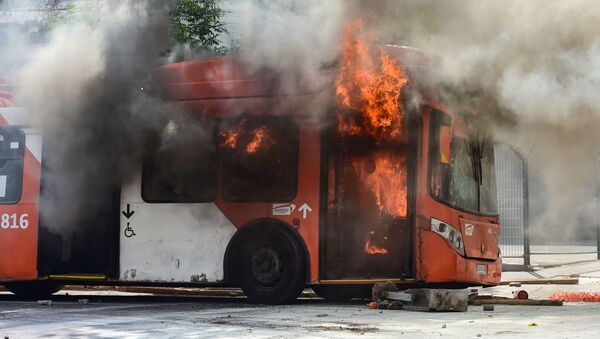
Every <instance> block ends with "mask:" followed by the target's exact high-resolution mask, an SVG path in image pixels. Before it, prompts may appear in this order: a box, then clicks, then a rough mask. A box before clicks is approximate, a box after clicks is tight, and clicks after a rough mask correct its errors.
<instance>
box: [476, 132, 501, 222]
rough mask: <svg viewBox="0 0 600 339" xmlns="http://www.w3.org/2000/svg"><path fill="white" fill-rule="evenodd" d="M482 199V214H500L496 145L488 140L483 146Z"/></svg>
mask: <svg viewBox="0 0 600 339" xmlns="http://www.w3.org/2000/svg"><path fill="white" fill-rule="evenodd" d="M480 199H481V201H480V206H481V212H483V213H488V214H496V213H498V201H497V199H498V195H497V192H496V168H495V159H494V144H493V143H492V142H491V141H490V140H486V142H484V144H483V157H482V158H481V197H480Z"/></svg>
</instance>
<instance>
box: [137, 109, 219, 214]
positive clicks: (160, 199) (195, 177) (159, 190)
mask: <svg viewBox="0 0 600 339" xmlns="http://www.w3.org/2000/svg"><path fill="white" fill-rule="evenodd" d="M215 125H216V124H215V122H214V121H209V120H207V121H203V122H201V123H199V124H197V125H185V126H177V125H175V124H174V123H172V122H171V123H169V124H168V125H167V127H166V128H165V130H164V131H163V132H162V133H161V134H160V135H153V136H152V137H150V138H149V141H148V146H147V150H148V151H147V154H146V156H145V159H144V167H143V174H142V198H143V199H144V200H145V201H147V202H154V203H169V202H171V203H175V202H177V203H202V202H212V201H214V200H215V199H216V198H217V192H218V182H219V159H218V149H217V143H216V128H215Z"/></svg>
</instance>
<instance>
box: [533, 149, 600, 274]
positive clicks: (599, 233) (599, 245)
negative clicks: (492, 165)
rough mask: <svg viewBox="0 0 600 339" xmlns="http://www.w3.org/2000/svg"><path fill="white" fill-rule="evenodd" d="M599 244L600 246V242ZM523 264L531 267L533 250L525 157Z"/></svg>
mask: <svg viewBox="0 0 600 339" xmlns="http://www.w3.org/2000/svg"><path fill="white" fill-rule="evenodd" d="M599 234H600V233H599ZM598 244H599V245H598V246H600V240H599V243H598ZM599 253H600V252H599ZM523 264H524V265H525V266H527V267H528V266H531V249H530V246H529V170H528V167H527V158H526V157H523Z"/></svg>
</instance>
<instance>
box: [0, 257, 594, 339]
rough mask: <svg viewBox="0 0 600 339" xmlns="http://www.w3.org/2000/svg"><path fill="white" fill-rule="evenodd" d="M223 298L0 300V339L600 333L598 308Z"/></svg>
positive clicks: (499, 290)
mask: <svg viewBox="0 0 600 339" xmlns="http://www.w3.org/2000/svg"><path fill="white" fill-rule="evenodd" d="M598 265H600V262H598V261H592V262H586V263H575V264H570V265H563V266H556V267H552V268H547V269H546V271H543V270H538V271H536V272H535V273H537V275H538V276H537V278H539V277H542V276H544V277H545V276H551V277H560V276H564V275H571V274H578V275H579V283H578V284H567V285H556V284H527V285H522V286H521V287H518V288H517V287H511V286H508V285H503V286H496V287H492V288H486V289H481V290H480V293H482V294H493V295H495V296H506V297H510V296H511V294H512V292H513V291H514V290H515V289H525V290H527V292H528V293H529V296H530V298H531V299H546V298H548V297H549V296H550V295H551V294H552V293H555V292H600V270H598V269H597V268H598ZM540 271H541V273H542V274H543V275H542V274H540ZM509 274H513V277H514V278H515V279H511V277H510V276H509ZM519 275H521V276H522V277H526V278H529V279H531V278H536V276H535V275H531V274H530V273H528V272H509V273H507V274H505V276H504V280H517V281H518V280H519V279H517V278H519ZM139 290H140V291H144V289H139ZM179 292H182V291H179ZM187 292H189V291H187ZM187 292H186V293H187ZM213 292H215V291H213ZM216 292H217V293H213V294H212V295H213V296H193V295H156V294H151V293H132V292H131V291H129V292H123V291H118V290H96V289H92V290H86V289H83V290H82V289H72V290H63V291H61V292H59V293H58V294H57V295H55V296H53V297H52V302H51V304H49V303H44V304H40V303H38V302H37V301H22V300H18V299H17V298H16V297H15V296H13V295H12V294H10V293H8V292H0V338H2V337H4V338H7V337H8V338H240V337H242V338H375V337H377V338H398V337H406V338H439V337H446V338H546V339H548V338H596V337H598V333H600V303H565V304H564V305H563V306H509V305H496V306H495V308H494V311H492V312H487V311H483V308H482V306H469V310H468V311H467V312H424V311H414V310H401V311H395V310H371V309H368V308H367V307H366V303H367V301H365V300H362V301H361V300H358V301H352V302H345V303H332V302H327V301H325V300H322V299H320V298H316V297H312V298H303V299H300V300H299V301H298V302H297V303H296V304H293V305H284V306H264V305H252V304H249V303H247V301H246V299H245V298H244V297H239V296H237V297H236V296H234V297H219V296H214V295H239V294H240V293H239V292H236V293H233V292H232V293H231V294H223V292H222V291H216ZM161 293H164V290H161ZM173 293H175V291H173ZM202 293H204V295H207V294H208V293H207V291H204V290H203V291H202ZM305 295H307V296H310V295H311V293H306V294H305ZM48 304H49V305H48Z"/></svg>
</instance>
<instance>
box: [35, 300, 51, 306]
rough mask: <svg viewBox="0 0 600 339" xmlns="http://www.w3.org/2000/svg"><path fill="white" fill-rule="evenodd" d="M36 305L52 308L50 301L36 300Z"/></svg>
mask: <svg viewBox="0 0 600 339" xmlns="http://www.w3.org/2000/svg"><path fill="white" fill-rule="evenodd" d="M37 303H38V305H44V306H52V300H38V302H37Z"/></svg>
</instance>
